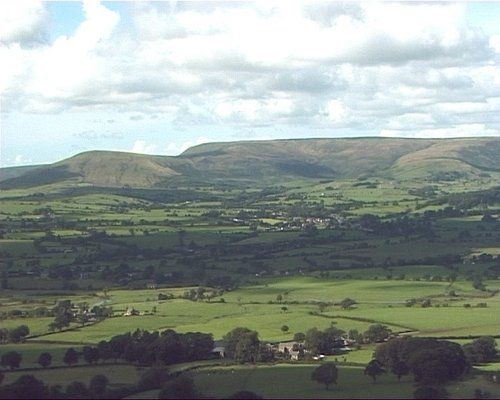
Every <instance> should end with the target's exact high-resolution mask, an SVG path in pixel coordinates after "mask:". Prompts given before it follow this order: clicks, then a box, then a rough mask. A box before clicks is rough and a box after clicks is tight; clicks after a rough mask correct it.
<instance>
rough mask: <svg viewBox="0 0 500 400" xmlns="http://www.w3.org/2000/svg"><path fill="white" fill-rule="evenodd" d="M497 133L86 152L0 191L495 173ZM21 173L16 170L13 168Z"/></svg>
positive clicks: (498, 167) (30, 172)
mask: <svg viewBox="0 0 500 400" xmlns="http://www.w3.org/2000/svg"><path fill="white" fill-rule="evenodd" d="M498 154H500V138H497V137H488V138H463V139H402V138H399V139H398V138H375V137H370V138H343V139H294V140H272V141H241V142H229V143H227V142H225V143H207V144H202V145H199V146H195V147H192V148H190V149H188V150H187V151H185V152H184V153H183V154H181V155H179V156H175V157H169V156H152V155H144V154H133V153H122V152H110V151H91V152H85V153H81V154H78V155H76V156H74V157H71V158H68V159H66V160H62V161H59V162H57V163H54V164H51V165H46V166H40V167H38V168H36V169H27V170H26V171H24V172H23V173H22V174H20V175H17V176H13V177H11V178H10V179H5V180H2V181H1V182H0V188H18V187H32V186H39V185H44V184H54V183H68V184H69V183H87V184H91V185H95V186H104V187H123V186H130V187H137V188H153V187H164V186H166V185H169V184H172V182H177V181H179V180H182V181H183V182H189V181H190V180H191V181H193V182H199V181H214V180H221V179H224V180H245V181H249V182H251V181H259V182H263V181H269V182H278V181H283V180H286V179H295V178H319V179H340V178H359V177H377V176H378V177H386V178H398V179H415V178H426V179H431V180H432V179H436V180H440V179H445V180H446V179H456V178H457V177H462V176H463V177H474V176H479V175H484V174H487V173H491V172H500V157H499V156H498ZM3 171H4V170H3V169H2V170H1V171H0V172H2V173H3ZM18 172H20V171H18Z"/></svg>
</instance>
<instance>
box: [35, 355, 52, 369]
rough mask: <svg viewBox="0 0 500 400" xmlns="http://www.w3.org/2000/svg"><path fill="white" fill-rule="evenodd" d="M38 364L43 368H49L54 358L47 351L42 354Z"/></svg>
mask: <svg viewBox="0 0 500 400" xmlns="http://www.w3.org/2000/svg"><path fill="white" fill-rule="evenodd" d="M38 364H40V365H41V366H42V367H43V368H47V367H48V366H50V364H52V356H51V354H50V353H47V352H46V351H45V352H43V353H40V355H39V356H38Z"/></svg>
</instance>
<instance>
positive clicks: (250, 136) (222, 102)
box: [0, 0, 500, 167]
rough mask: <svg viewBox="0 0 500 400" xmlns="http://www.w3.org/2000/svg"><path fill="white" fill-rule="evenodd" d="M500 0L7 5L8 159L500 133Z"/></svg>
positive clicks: (89, 0) (3, 87) (1, 16)
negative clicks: (267, 142) (235, 143)
mask: <svg viewBox="0 0 500 400" xmlns="http://www.w3.org/2000/svg"><path fill="white" fill-rule="evenodd" d="M498 21H500V1H489V2H477V1H475V2H465V1H461V2H437V1H427V2H423V1H402V2H388V1H386V2H377V1H373V0H372V1H364V2H354V1H345V2H340V1H322V2H316V1H292V2H291V1H283V0H282V1H273V0H262V1H255V2H248V1H151V2H150V1H137V2H132V1H101V2H100V1H97V0H85V1H83V2H80V1H65V2H56V1H52V2H51V1H45V2H42V1H37V0H16V1H0V60H1V61H0V95H1V110H0V112H1V125H0V166H4V167H5V166H16V165H28V164H40V163H51V162H55V161H59V160H61V159H64V158H67V157H70V156H72V155H75V154H77V153H80V152H83V151H87V150H116V151H132V152H137V153H147V154H161V155H178V154H180V153H182V152H183V151H184V150H186V149H187V148H189V147H190V146H194V145H197V144H201V143H205V142H220V141H237V140H269V139H284V138H313V137H314V138H320V137H331V138H335V137H357V136H383V137H408V138H431V137H432V138H434V137H435V138H451V137H477V136H499V135H500V23H498Z"/></svg>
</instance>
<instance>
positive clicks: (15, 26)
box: [0, 0, 48, 46]
mask: <svg viewBox="0 0 500 400" xmlns="http://www.w3.org/2000/svg"><path fill="white" fill-rule="evenodd" d="M47 28H48V12H47V10H46V9H45V6H44V4H43V2H41V1H39V0H18V1H2V2H0V43H2V44H6V45H11V44H16V43H17V44H19V45H21V46H30V45H34V44H38V43H42V42H45V41H46V36H47Z"/></svg>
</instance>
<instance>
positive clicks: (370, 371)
mask: <svg viewBox="0 0 500 400" xmlns="http://www.w3.org/2000/svg"><path fill="white" fill-rule="evenodd" d="M364 373H365V375H369V376H371V378H372V379H373V383H376V382H377V376H379V375H382V374H385V369H384V368H383V366H382V364H381V363H380V362H379V361H378V360H376V359H373V360H371V361H370V362H369V363H368V365H367V366H366V367H365V371H364Z"/></svg>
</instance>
